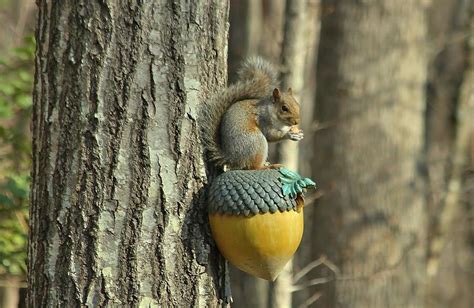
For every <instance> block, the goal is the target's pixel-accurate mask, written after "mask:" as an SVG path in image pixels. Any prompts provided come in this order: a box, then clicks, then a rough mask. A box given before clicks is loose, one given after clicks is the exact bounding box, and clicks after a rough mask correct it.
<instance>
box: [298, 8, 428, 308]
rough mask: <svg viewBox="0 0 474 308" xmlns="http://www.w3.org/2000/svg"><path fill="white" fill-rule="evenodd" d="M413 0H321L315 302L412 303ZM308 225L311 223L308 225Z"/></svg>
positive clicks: (415, 281)
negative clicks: (321, 262)
mask: <svg viewBox="0 0 474 308" xmlns="http://www.w3.org/2000/svg"><path fill="white" fill-rule="evenodd" d="M424 11H425V7H424V3H423V1H416V0H410V1H403V3H402V2H399V1H391V0H385V1H363V2H361V1H332V0H323V1H322V8H321V14H322V18H321V22H322V24H321V40H320V45H319V46H320V49H319V59H318V76H317V80H318V90H317V104H316V110H315V117H316V120H317V122H318V123H322V124H323V125H325V126H326V129H323V130H319V131H318V133H317V135H316V138H315V148H314V161H313V174H314V178H315V179H316V181H317V183H319V186H320V187H321V188H322V190H323V191H324V195H323V197H322V198H320V199H319V200H318V202H317V204H316V208H315V209H314V217H313V220H312V222H311V224H312V225H311V226H307V227H310V228H307V229H306V230H305V232H310V233H311V234H312V235H313V237H314V240H313V244H314V251H313V253H314V259H317V258H318V257H319V256H320V255H326V256H327V257H328V259H329V260H330V261H332V262H333V263H334V264H335V265H336V266H337V268H336V267H334V266H330V267H323V266H321V267H320V268H321V270H320V271H319V276H318V277H321V276H323V277H327V278H331V279H333V280H332V282H330V283H327V284H325V285H324V286H323V287H322V288H321V289H320V291H321V292H322V293H321V294H322V296H321V297H320V299H319V301H318V303H319V304H320V305H321V307H335V306H342V307H421V306H422V300H423V296H422V293H423V287H422V284H423V280H424V277H425V273H424V272H425V255H424V252H425V250H424V248H425V224H426V217H425V212H424V208H423V205H424V198H423V197H424V195H423V191H422V184H423V177H422V175H421V174H420V171H419V170H420V169H419V167H418V165H419V159H420V155H421V153H422V140H423V115H424V102H425V96H424V88H425V82H426V63H425V58H426V56H425V39H426V38H425V36H426V33H425V32H426V31H425V16H424ZM311 227H312V230H311Z"/></svg>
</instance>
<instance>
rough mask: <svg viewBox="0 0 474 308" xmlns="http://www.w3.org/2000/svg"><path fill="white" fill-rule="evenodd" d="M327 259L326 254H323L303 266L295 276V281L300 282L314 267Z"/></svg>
mask: <svg viewBox="0 0 474 308" xmlns="http://www.w3.org/2000/svg"><path fill="white" fill-rule="evenodd" d="M325 260H326V256H321V257H319V259H317V260H314V261H313V262H311V263H309V264H308V265H306V266H305V267H303V268H302V269H301V270H300V271H299V272H298V273H296V274H295V275H294V276H293V283H296V282H298V281H299V280H300V279H301V278H303V277H304V276H305V275H306V274H308V273H309V272H310V271H311V270H312V269H313V268H316V267H318V266H320V265H321V264H323V263H324V261H325Z"/></svg>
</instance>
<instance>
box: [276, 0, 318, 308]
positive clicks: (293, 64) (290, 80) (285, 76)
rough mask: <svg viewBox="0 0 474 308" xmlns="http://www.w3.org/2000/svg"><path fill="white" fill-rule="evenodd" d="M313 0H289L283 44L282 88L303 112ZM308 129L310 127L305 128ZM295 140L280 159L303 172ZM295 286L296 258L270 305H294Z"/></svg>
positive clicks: (281, 152) (282, 276) (281, 151)
mask: <svg viewBox="0 0 474 308" xmlns="http://www.w3.org/2000/svg"><path fill="white" fill-rule="evenodd" d="M308 6H309V3H308V1H307V0H287V1H286V6H285V23H284V31H283V32H284V34H283V42H284V43H283V44H282V51H281V67H282V73H281V87H282V89H283V91H286V90H287V89H288V88H289V87H291V88H292V91H293V94H294V96H295V98H296V100H297V101H298V102H299V103H300V105H301V113H304V112H306V104H305V103H304V102H303V101H302V97H303V90H304V86H305V76H306V71H305V68H306V66H307V63H308V57H307V56H308V55H307V53H308V51H309V50H310V46H309V45H310V44H311V43H312V39H314V38H310V39H308V38H307V36H306V35H307V34H308V33H312V32H314V31H313V29H311V27H314V28H315V27H316V25H317V23H316V21H315V20H313V22H312V23H309V22H308V16H310V15H309V14H307V13H308V11H311V10H310V9H309V8H308ZM303 130H306V127H303ZM298 148H299V147H298V143H297V142H294V141H289V140H287V141H283V142H281V143H279V144H278V146H277V159H276V162H277V163H279V164H283V165H284V166H286V167H287V168H289V169H291V170H295V171H299V170H298V169H299V149H298ZM292 287H293V260H291V261H290V262H288V264H287V265H286V266H285V268H284V270H283V271H282V272H281V273H280V275H279V276H278V278H277V279H276V281H275V282H273V283H271V284H270V305H269V307H272V308H286V307H291V306H292Z"/></svg>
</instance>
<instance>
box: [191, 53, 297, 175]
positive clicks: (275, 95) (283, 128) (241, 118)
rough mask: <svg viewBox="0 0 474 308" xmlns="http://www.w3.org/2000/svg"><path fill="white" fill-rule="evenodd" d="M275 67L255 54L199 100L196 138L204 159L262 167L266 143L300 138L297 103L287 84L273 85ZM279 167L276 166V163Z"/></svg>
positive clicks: (226, 164) (218, 164) (265, 156)
mask: <svg viewBox="0 0 474 308" xmlns="http://www.w3.org/2000/svg"><path fill="white" fill-rule="evenodd" d="M277 84H278V82H277V70H276V69H275V67H274V66H273V65H272V64H271V63H269V62H267V61H266V60H263V59H262V58H259V57H253V58H249V59H247V60H246V61H245V62H244V63H243V65H242V68H241V69H240V71H239V72H238V81H237V82H236V83H234V84H232V85H230V86H229V87H227V88H225V89H223V90H222V91H220V92H218V93H216V94H215V95H214V97H212V98H211V99H210V100H209V101H207V102H205V103H204V104H203V108H202V109H201V114H200V124H201V137H202V140H203V144H204V147H205V149H206V150H207V152H208V155H209V159H210V160H211V161H213V162H214V163H215V164H216V165H217V166H221V167H224V166H228V167H230V168H231V169H266V168H272V167H276V166H277V165H271V166H266V165H265V164H266V160H267V156H268V142H276V141H280V140H284V139H290V140H294V141H299V140H301V139H303V131H302V130H301V129H299V128H298V127H297V125H298V124H299V122H300V106H299V103H298V102H297V101H296V99H295V98H294V97H293V93H292V90H291V88H289V89H288V90H287V91H286V92H283V91H280V89H279V88H278V86H277ZM278 166H279V165H278Z"/></svg>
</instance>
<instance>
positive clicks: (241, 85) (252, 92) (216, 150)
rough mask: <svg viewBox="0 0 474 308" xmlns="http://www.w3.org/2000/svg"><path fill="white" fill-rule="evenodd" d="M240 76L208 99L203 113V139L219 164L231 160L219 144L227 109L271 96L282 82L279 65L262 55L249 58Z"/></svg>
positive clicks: (211, 155)
mask: <svg viewBox="0 0 474 308" xmlns="http://www.w3.org/2000/svg"><path fill="white" fill-rule="evenodd" d="M238 76H239V80H238V81H237V82H236V83H234V84H232V85H230V86H229V87H228V88H225V89H223V90H221V91H219V92H218V93H216V94H215V95H213V96H212V97H211V98H210V100H209V101H207V102H205V103H204V104H203V105H202V106H201V112H200V115H199V123H200V125H201V138H202V141H203V144H204V147H205V148H206V150H207V153H208V158H209V159H210V160H212V161H213V162H214V163H215V164H216V165H218V166H223V165H224V164H226V163H228V162H227V160H226V158H225V157H224V155H223V152H222V150H221V148H220V146H219V127H220V123H221V120H222V117H223V115H224V113H225V112H226V110H227V109H229V107H230V106H231V105H232V104H234V103H236V102H238V101H242V100H246V99H260V98H262V97H265V96H270V95H271V93H272V90H273V89H274V88H275V87H276V86H277V85H278V81H277V70H276V68H275V67H274V66H273V64H271V63H270V62H268V61H266V60H264V59H262V58H259V57H252V58H248V59H247V60H246V61H245V62H244V63H243V65H242V67H241V69H240V71H239V73H238Z"/></svg>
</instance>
